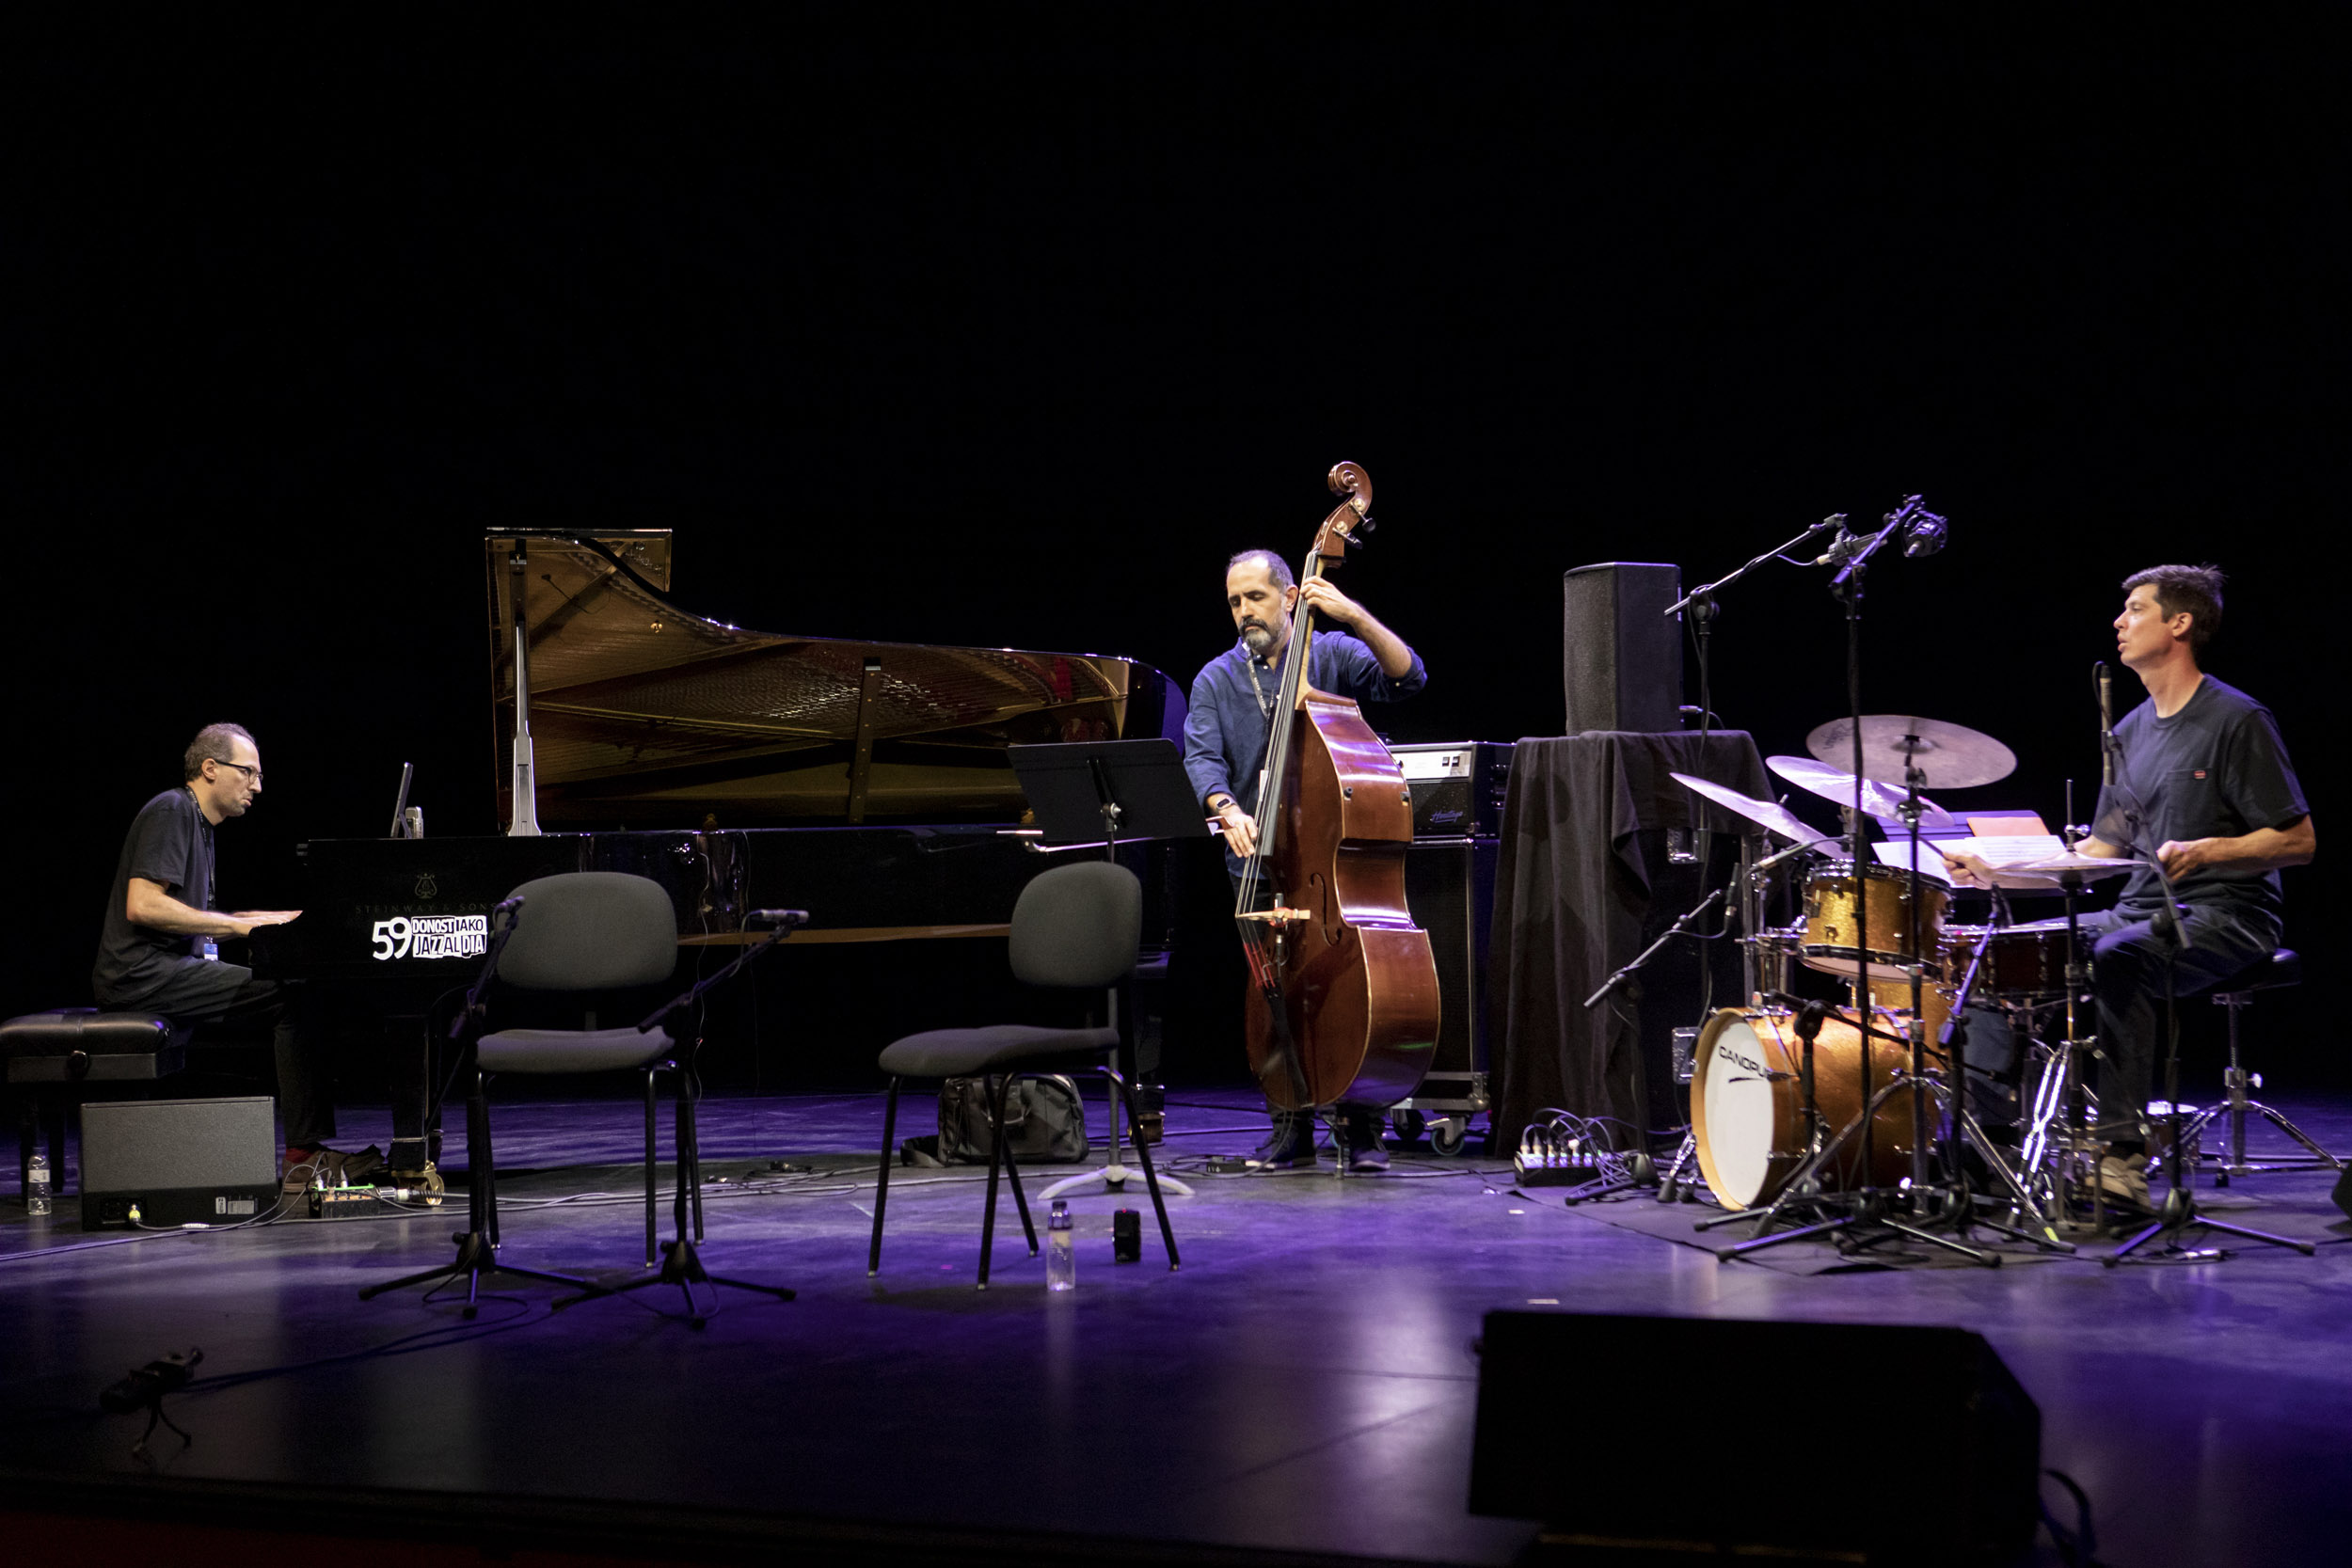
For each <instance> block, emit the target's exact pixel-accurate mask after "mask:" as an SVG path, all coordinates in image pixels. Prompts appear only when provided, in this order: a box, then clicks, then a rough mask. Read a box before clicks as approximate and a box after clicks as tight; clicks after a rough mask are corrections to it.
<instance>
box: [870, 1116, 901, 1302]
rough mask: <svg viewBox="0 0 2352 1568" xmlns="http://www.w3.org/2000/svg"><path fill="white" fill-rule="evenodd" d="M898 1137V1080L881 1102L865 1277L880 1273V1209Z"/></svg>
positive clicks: (887, 1196)
mask: <svg viewBox="0 0 2352 1568" xmlns="http://www.w3.org/2000/svg"><path fill="white" fill-rule="evenodd" d="M897 1136H898V1079H896V1078H893V1079H892V1080H891V1081H890V1094H889V1098H888V1099H886V1100H884V1101H883V1102H882V1170H881V1171H880V1172H879V1173H878V1174H877V1175H876V1176H875V1178H874V1240H873V1242H872V1243H870V1244H869V1245H868V1246H867V1247H866V1278H868V1279H871V1278H873V1277H874V1276H875V1275H878V1274H880V1273H882V1209H883V1207H884V1206H885V1205H886V1204H888V1203H889V1201H890V1157H891V1155H892V1154H894V1153H895V1152H897V1150H896V1149H895V1148H893V1146H892V1140H893V1139H894V1138H896V1137H897Z"/></svg>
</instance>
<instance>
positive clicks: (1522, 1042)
mask: <svg viewBox="0 0 2352 1568" xmlns="http://www.w3.org/2000/svg"><path fill="white" fill-rule="evenodd" d="M1673 773H1690V774H1693V775H1695V776H1697V777H1699V778H1703V779H1708V780H1710V781H1712V782H1714V783H1717V784H1724V785H1727V786H1728V787H1730V788H1732V789H1736V790H1738V791H1740V793H1741V794H1743V795H1752V796H1756V797H1759V798H1761V799H1765V800H1770V799H1772V781H1771V779H1770V777H1769V776H1768V775H1767V774H1766V772H1765V771H1764V759H1763V757H1762V756H1760V755H1759V754H1758V753H1757V752H1756V742H1755V741H1754V740H1753V739H1752V738H1750V737H1749V736H1748V733H1747V732H1746V731H1745V730H1718V731H1716V732H1715V733H1714V734H1712V735H1710V736H1707V737H1706V742H1705V745H1704V746H1703V747H1702V745H1701V741H1700V736H1699V735H1698V734H1697V732H1695V731H1692V732H1688V733H1685V734H1680V735H1646V734H1639V733H1635V732H1631V731H1613V730H1591V731H1587V732H1586V733H1585V734H1583V735H1579V736H1564V737H1561V738H1558V739H1527V740H1522V741H1520V742H1519V743H1518V751H1517V752H1514V753H1513V754H1512V759H1511V781H1510V785H1509V792H1508V794H1507V795H1506V796H1505V797H1504V799H1503V805H1502V863H1501V864H1500V865H1499V866H1498V867H1497V868H1496V872H1495V909H1494V949H1493V956H1492V958H1491V959H1490V963H1491V968H1490V970H1489V976H1490V982H1491V984H1492V986H1493V990H1492V995H1493V998H1494V1002H1493V1008H1494V1011H1493V1013H1492V1015H1491V1017H1492V1019H1493V1020H1494V1021H1495V1022H1496V1024H1497V1025H1498V1027H1497V1029H1496V1038H1497V1042H1498V1046H1497V1051H1496V1054H1495V1058H1494V1064H1495V1076H1496V1078H1497V1080H1498V1081H1497V1083H1496V1084H1495V1085H1494V1086H1493V1090H1492V1094H1493V1110H1492V1119H1493V1123H1494V1131H1495V1139H1496V1143H1495V1147H1496V1148H1497V1150H1498V1151H1502V1150H1504V1149H1509V1148H1517V1147H1518V1138H1519V1132H1520V1131H1521V1130H1522V1129H1524V1128H1525V1127H1526V1125H1527V1123H1528V1122H1529V1121H1530V1120H1531V1119H1532V1118H1533V1117H1534V1113H1535V1112H1536V1111H1538V1110H1540V1109H1542V1108H1543V1107H1545V1106H1548V1105H1556V1106H1559V1107H1561V1108H1562V1109H1564V1110H1567V1111H1571V1112H1574V1113H1575V1114H1576V1115H1578V1116H1604V1115H1605V1116H1613V1117H1622V1118H1624V1119H1625V1120H1626V1121H1627V1122H1629V1123H1633V1124H1635V1125H1638V1124H1639V1123H1638V1121H1637V1115H1638V1111H1639V1102H1638V1093H1639V1089H1638V1084H1639V1080H1638V1074H1639V1073H1640V1071H1641V1054H1640V1042H1639V1031H1638V1029H1637V1027H1636V1024H1635V1022H1634V1020H1633V1017H1632V1009H1631V1008H1629V1007H1619V1006H1609V1005H1607V1004H1604V1005H1603V1006H1599V1007H1596V1008H1593V1009H1591V1010H1590V1011H1587V1010H1586V1008H1585V1006H1584V999H1585V998H1586V997H1587V996H1590V995H1591V994H1592V993H1593V992H1594V991H1596V990H1599V989H1600V985H1601V982H1602V981H1604V980H1606V979H1607V978H1608V977H1609V976H1610V975H1611V974H1613V973H1615V972H1616V970H1617V969H1618V968H1619V967H1620V966H1621V965H1624V964H1626V963H1629V962H1630V961H1631V960H1632V959H1633V958H1634V957H1635V956H1636V955H1637V954H1639V953H1640V952H1641V950H1642V946H1643V935H1642V931H1643V923H1644V922H1645V920H1646V919H1647V918H1648V917H1649V915H1650V913H1651V910H1650V886H1649V878H1648V874H1647V872H1646V871H1645V869H1644V866H1643V862H1642V857H1641V856H1640V854H1639V853H1638V852H1636V849H1635V843H1634V835H1635V834H1637V833H1638V832H1642V831H1643V830H1644V829H1649V828H1703V829H1708V830H1711V831H1713V832H1723V833H1730V834H1735V835H1736V834H1739V833H1743V832H1760V831H1761V830H1760V829H1757V828H1756V826H1755V825H1754V824H1752V823H1750V822H1748V821H1746V820H1745V819H1744V818H1742V817H1740V816H1735V815H1733V814H1732V813H1730V812H1727V811H1725V810H1724V809H1723V808H1722V807H1720V806H1717V805H1714V804H1712V803H1710V802H1708V801H1706V800H1702V799H1701V798H1700V797H1699V796H1697V795H1695V794H1693V793H1692V791H1690V790H1688V789H1686V788H1684V787H1683V786H1682V785H1681V784H1677V783H1676V782H1675V781H1674V780H1673V779H1672V778H1670V777H1669V776H1668V775H1669V774H1673ZM1664 912H1665V913H1666V915H1667V916H1668V917H1669V918H1671V916H1672V915H1674V914H1678V913H1680V912H1681V911H1678V910H1677V911H1664ZM1710 924H1711V923H1710ZM1727 1000H1729V999H1727Z"/></svg>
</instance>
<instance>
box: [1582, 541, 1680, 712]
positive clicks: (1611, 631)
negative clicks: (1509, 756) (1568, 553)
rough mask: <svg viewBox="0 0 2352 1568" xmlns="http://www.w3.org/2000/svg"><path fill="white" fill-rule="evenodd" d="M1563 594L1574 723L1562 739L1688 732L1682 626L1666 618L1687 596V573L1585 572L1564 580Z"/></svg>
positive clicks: (1645, 567) (1647, 568)
mask: <svg viewBox="0 0 2352 1568" xmlns="http://www.w3.org/2000/svg"><path fill="white" fill-rule="evenodd" d="M1561 594H1562V601H1563V607H1562V625H1561V661H1560V662H1561V676H1562V682H1563V684H1564V685H1565V688H1566V689H1567V699H1568V723H1567V728H1565V730H1562V731H1561V732H1560V733H1561V734H1563V735H1582V734H1583V733H1584V732H1585V731H1587V730H1639V731H1642V732H1644V733H1645V734H1649V735H1662V734H1664V733H1666V732H1668V731H1672V730H1678V729H1680V728H1682V621H1681V618H1680V617H1679V616H1674V615H1668V614H1667V613H1666V607H1667V606H1669V605H1671V604H1673V603H1674V602H1675V601H1676V600H1677V599H1679V598H1680V597H1682V568H1681V567H1679V566H1666V565H1655V564H1650V563H1647V562H1630V561H1611V562H1601V563H1600V564H1598V565H1593V566H1579V567H1577V568H1576V569H1575V570H1574V571H1571V572H1569V573H1568V574H1566V576H1565V578H1562V580H1561Z"/></svg>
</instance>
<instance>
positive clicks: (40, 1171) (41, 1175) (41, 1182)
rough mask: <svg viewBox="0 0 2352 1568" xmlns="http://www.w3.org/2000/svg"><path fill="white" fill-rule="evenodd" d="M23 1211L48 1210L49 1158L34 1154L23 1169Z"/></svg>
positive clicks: (40, 1212)
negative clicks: (30, 1162) (31, 1160)
mask: <svg viewBox="0 0 2352 1568" xmlns="http://www.w3.org/2000/svg"><path fill="white" fill-rule="evenodd" d="M24 1212H26V1213H28V1214H45V1213H47V1212H49V1160H48V1158H47V1156H45V1155H40V1154H36V1155H34V1156H33V1163H32V1164H30V1165H28V1166H26V1167H25V1170H24Z"/></svg>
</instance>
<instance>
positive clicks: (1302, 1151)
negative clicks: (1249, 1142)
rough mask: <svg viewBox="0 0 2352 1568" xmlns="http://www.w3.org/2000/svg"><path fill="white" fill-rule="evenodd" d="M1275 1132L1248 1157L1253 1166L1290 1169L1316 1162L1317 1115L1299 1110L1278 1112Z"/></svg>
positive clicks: (1273, 1114) (1275, 1114)
mask: <svg viewBox="0 0 2352 1568" xmlns="http://www.w3.org/2000/svg"><path fill="white" fill-rule="evenodd" d="M1271 1115H1272V1116H1273V1118H1274V1131H1273V1132H1270V1133H1268V1134H1267V1136H1266V1141H1265V1142H1264V1143H1263V1144H1260V1145H1259V1146H1258V1151H1257V1152H1256V1153H1255V1154H1252V1155H1251V1156H1250V1157H1249V1163H1250V1164H1252V1165H1256V1166H1260V1167H1262V1168H1264V1169H1268V1170H1290V1169H1293V1168H1295V1167H1296V1166H1299V1165H1311V1164H1314V1163H1315V1118H1314V1117H1311V1116H1307V1115H1303V1114H1302V1113H1300V1112H1297V1111H1275V1112H1273V1113H1271Z"/></svg>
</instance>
